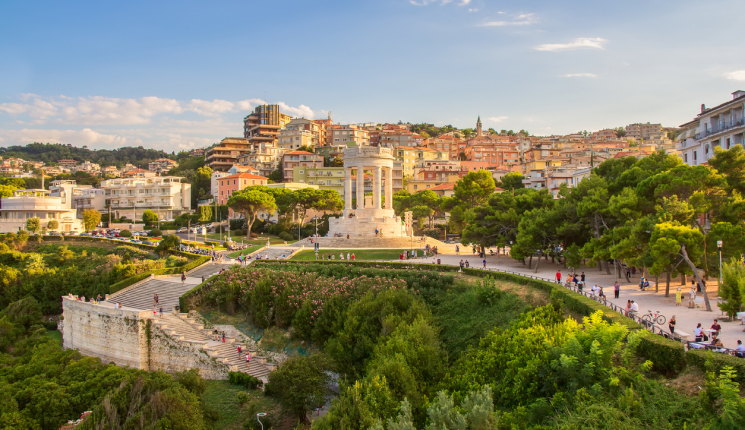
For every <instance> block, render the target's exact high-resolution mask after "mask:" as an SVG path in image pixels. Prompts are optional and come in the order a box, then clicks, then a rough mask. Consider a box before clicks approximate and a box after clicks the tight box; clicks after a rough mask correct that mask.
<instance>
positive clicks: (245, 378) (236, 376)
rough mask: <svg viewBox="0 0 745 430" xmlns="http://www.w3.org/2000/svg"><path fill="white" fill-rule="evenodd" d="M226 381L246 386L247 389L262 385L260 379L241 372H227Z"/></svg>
mask: <svg viewBox="0 0 745 430" xmlns="http://www.w3.org/2000/svg"><path fill="white" fill-rule="evenodd" d="M228 382H230V383H231V384H235V385H240V386H243V387H246V388H247V389H249V390H255V389H257V388H259V387H261V386H262V385H263V382H261V379H258V378H255V377H253V376H251V375H249V374H248V373H242V372H228Z"/></svg>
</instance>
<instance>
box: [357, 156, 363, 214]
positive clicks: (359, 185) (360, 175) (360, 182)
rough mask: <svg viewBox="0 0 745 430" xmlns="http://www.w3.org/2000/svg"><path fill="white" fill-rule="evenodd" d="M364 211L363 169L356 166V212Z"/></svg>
mask: <svg viewBox="0 0 745 430" xmlns="http://www.w3.org/2000/svg"><path fill="white" fill-rule="evenodd" d="M360 209H365V168H364V167H362V165H359V166H357V210H360Z"/></svg>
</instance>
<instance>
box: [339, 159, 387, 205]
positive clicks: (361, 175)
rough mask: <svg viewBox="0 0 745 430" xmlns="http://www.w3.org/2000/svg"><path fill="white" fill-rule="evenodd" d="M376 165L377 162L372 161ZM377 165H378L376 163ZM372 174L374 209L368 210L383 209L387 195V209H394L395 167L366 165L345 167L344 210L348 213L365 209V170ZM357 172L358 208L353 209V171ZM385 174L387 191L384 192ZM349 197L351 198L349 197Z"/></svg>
mask: <svg viewBox="0 0 745 430" xmlns="http://www.w3.org/2000/svg"><path fill="white" fill-rule="evenodd" d="M370 161H372V162H373V163H375V160H370ZM375 164H377V163H375ZM366 169H367V170H369V171H371V173H372V180H373V193H372V194H373V207H372V208H368V209H383V198H382V196H383V195H385V202H386V203H385V208H386V209H393V167H390V166H379V165H378V166H375V165H371V166H368V165H365V164H363V163H360V164H359V165H357V166H345V167H344V196H345V198H344V209H345V212H348V211H350V210H353V209H357V210H359V209H365V170H366ZM353 170H357V185H356V190H357V207H356V208H352V199H351V196H352V171H353ZM384 172H385V190H383V173H384ZM347 196H349V197H347Z"/></svg>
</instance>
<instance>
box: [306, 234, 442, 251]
mask: <svg viewBox="0 0 745 430" xmlns="http://www.w3.org/2000/svg"><path fill="white" fill-rule="evenodd" d="M313 240H314V241H317V242H318V243H319V244H320V246H321V250H326V249H371V248H372V249H374V248H378V249H409V248H411V247H414V248H415V249H422V248H424V246H425V245H429V246H430V247H434V246H436V247H437V251H438V252H439V253H441V254H455V245H454V244H448V243H445V242H442V241H439V240H437V239H433V238H431V237H429V236H426V237H425V241H422V238H421V236H419V237H414V238H410V237H357V238H354V237H352V238H349V239H347V238H346V237H318V238H314V239H313ZM301 245H305V249H311V250H312V249H313V246H314V245H313V244H312V243H311V242H310V239H303V240H301V241H299V242H295V243H294V244H293V245H292V246H301Z"/></svg>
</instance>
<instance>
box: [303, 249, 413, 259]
mask: <svg viewBox="0 0 745 430" xmlns="http://www.w3.org/2000/svg"><path fill="white" fill-rule="evenodd" d="M404 251H407V250H406V249H344V250H341V249H333V250H332V249H329V250H326V251H324V250H323V249H321V252H320V253H319V258H320V257H323V256H326V257H327V258H328V257H329V256H331V255H332V254H333V255H334V256H336V260H338V259H339V254H340V253H343V254H344V258H346V257H347V253H349V255H352V254H354V259H355V261H356V260H361V261H362V260H398V258H399V256H400V255H401V253H402V252H404ZM417 253H418V254H419V256H420V257H421V253H422V250H418V251H417ZM315 259H316V253H315V251H313V250H312V249H308V250H305V251H300V252H298V253H297V254H295V255H293V256H292V258H291V260H315Z"/></svg>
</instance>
